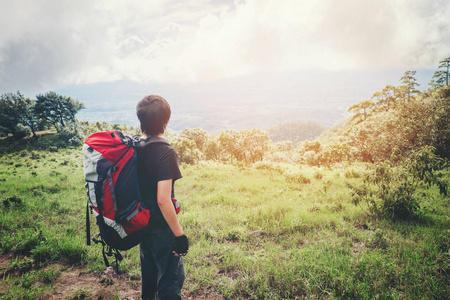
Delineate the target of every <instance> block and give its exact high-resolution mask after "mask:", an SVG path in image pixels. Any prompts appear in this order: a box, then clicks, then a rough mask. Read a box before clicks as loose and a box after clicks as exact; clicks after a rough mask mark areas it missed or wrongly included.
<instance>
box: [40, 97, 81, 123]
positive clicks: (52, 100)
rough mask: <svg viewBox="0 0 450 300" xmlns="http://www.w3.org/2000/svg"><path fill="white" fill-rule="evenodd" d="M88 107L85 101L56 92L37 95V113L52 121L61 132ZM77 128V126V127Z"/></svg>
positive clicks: (49, 121) (42, 117) (47, 120)
mask: <svg viewBox="0 0 450 300" xmlns="http://www.w3.org/2000/svg"><path fill="white" fill-rule="evenodd" d="M83 108H86V107H85V106H84V104H83V103H81V102H79V101H77V100H75V99H73V98H70V97H66V96H62V95H58V94H57V93H55V92H48V93H46V94H45V95H37V96H36V106H35V109H34V111H35V113H36V115H37V116H38V117H39V118H41V119H43V120H45V121H46V122H48V123H50V124H51V125H52V126H53V127H55V129H56V131H57V132H59V131H60V129H61V128H62V127H65V126H66V123H68V122H72V123H74V122H75V115H76V114H77V113H78V111H80V110H81V109H83ZM75 130H76V128H75Z"/></svg>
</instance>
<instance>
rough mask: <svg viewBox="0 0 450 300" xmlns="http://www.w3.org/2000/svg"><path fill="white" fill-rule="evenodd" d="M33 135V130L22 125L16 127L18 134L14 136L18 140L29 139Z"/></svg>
mask: <svg viewBox="0 0 450 300" xmlns="http://www.w3.org/2000/svg"><path fill="white" fill-rule="evenodd" d="M30 134H31V129H30V128H28V127H26V126H24V125H22V124H20V123H19V124H17V125H16V132H15V134H14V136H15V137H16V138H18V139H21V138H24V137H27V136H29V135H30Z"/></svg>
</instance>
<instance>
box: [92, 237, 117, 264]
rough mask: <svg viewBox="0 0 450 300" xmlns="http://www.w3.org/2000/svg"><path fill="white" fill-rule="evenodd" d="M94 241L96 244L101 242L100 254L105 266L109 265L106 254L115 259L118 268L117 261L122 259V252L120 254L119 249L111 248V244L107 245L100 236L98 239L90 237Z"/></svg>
mask: <svg viewBox="0 0 450 300" xmlns="http://www.w3.org/2000/svg"><path fill="white" fill-rule="evenodd" d="M92 240H93V241H94V243H96V244H98V243H100V244H102V246H103V247H102V255H103V261H104V262H105V266H106V267H109V266H110V264H109V261H108V257H107V256H113V255H114V258H115V259H116V268H117V269H118V268H119V261H122V260H123V256H122V254H120V252H119V250H117V249H115V248H112V247H111V246H108V245H107V244H106V243H105V241H104V240H103V239H102V237H100V238H99V239H96V238H93V239H92Z"/></svg>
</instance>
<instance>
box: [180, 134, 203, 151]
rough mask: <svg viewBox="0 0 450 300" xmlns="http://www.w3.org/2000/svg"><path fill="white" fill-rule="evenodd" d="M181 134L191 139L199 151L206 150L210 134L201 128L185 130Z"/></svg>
mask: <svg viewBox="0 0 450 300" xmlns="http://www.w3.org/2000/svg"><path fill="white" fill-rule="evenodd" d="M181 134H182V135H184V136H185V137H187V138H188V139H191V140H193V141H194V142H195V144H196V145H197V149H198V150H200V151H202V152H203V151H204V148H205V146H206V141H207V140H208V133H207V132H206V131H205V130H203V129H201V128H194V129H190V128H185V129H183V131H181Z"/></svg>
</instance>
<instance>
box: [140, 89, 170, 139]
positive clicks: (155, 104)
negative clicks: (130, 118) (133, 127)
mask: <svg viewBox="0 0 450 300" xmlns="http://www.w3.org/2000/svg"><path fill="white" fill-rule="evenodd" d="M136 114H137V117H138V118H139V121H140V122H141V130H142V133H144V134H145V135H147V136H157V135H160V134H163V133H164V130H165V129H166V126H167V123H168V122H169V119H170V105H169V103H167V101H166V99H164V98H163V97H161V96H158V95H150V96H147V97H145V98H144V99H142V100H141V101H139V103H138V105H137V107H136Z"/></svg>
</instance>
